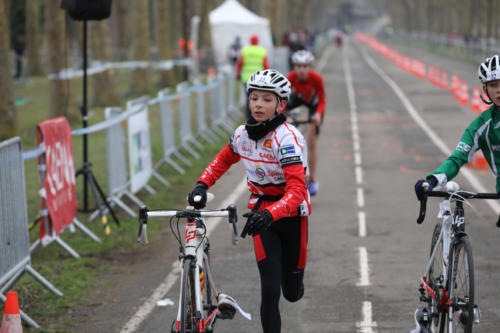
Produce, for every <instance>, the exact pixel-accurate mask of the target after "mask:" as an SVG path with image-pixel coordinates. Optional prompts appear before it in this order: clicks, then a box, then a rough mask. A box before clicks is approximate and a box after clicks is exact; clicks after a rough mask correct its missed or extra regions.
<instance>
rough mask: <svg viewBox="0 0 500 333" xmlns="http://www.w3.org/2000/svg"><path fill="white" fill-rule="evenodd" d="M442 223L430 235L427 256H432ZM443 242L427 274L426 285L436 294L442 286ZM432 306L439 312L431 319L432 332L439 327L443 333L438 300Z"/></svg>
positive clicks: (444, 320)
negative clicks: (429, 247) (429, 246)
mask: <svg viewBox="0 0 500 333" xmlns="http://www.w3.org/2000/svg"><path fill="white" fill-rule="evenodd" d="M441 228H442V223H441V222H438V223H436V225H435V226H434V231H433V233H432V241H431V250H430V253H429V256H432V251H433V250H434V246H435V245H436V242H437V241H438V239H439V235H440V234H441ZM443 279H444V276H443V240H441V242H440V244H439V245H438V249H437V250H436V254H435V256H434V260H433V261H432V265H431V267H430V269H429V273H428V274H427V283H428V284H429V286H431V288H432V289H433V290H434V291H435V292H436V293H438V295H439V294H440V292H441V287H442V286H443ZM431 302H432V304H430V305H431V306H432V308H433V311H436V312H439V313H440V314H439V316H437V317H435V318H433V320H432V323H433V325H434V330H435V329H436V328H437V327H439V331H438V332H439V333H444V329H445V323H446V312H441V311H440V308H439V299H432V301H431Z"/></svg>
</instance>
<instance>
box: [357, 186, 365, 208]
mask: <svg viewBox="0 0 500 333" xmlns="http://www.w3.org/2000/svg"><path fill="white" fill-rule="evenodd" d="M357 192H358V207H359V208H363V207H364V206H365V194H364V193H365V191H364V190H363V188H362V187H358V191H357Z"/></svg>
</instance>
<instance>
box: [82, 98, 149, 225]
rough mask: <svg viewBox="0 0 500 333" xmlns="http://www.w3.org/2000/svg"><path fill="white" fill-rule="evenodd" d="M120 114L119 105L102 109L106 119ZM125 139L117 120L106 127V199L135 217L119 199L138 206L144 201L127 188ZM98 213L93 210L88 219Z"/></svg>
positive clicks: (120, 124)
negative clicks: (125, 199)
mask: <svg viewBox="0 0 500 333" xmlns="http://www.w3.org/2000/svg"><path fill="white" fill-rule="evenodd" d="M122 114H123V111H122V108H120V107H108V108H106V109H105V110H104V115H105V117H106V120H109V119H113V118H116V117H120V116H121V115H122ZM126 141H127V140H126V137H125V132H124V131H123V127H122V123H120V122H117V123H115V124H111V125H110V126H109V127H108V128H107V129H106V148H107V150H106V152H107V154H106V157H107V163H108V192H109V197H108V199H107V200H108V203H109V204H110V205H111V206H112V207H114V206H115V205H117V206H118V207H120V208H122V209H123V210H124V211H125V212H127V214H129V215H130V216H132V217H136V214H135V212H134V211H133V210H132V209H131V208H130V207H129V206H127V205H126V204H125V203H124V202H123V201H122V200H121V198H122V197H123V196H125V197H127V198H129V199H130V200H131V201H132V202H134V203H135V204H136V205H138V206H139V207H141V206H144V203H143V202H142V201H141V200H139V198H137V197H136V196H135V195H133V194H132V193H130V191H129V190H128V188H129V185H130V184H129V180H128V173H127V155H126V154H127V152H126ZM98 215H99V210H96V211H94V212H93V213H92V215H91V216H90V218H89V221H91V220H93V219H95V218H96V217H97V216H98Z"/></svg>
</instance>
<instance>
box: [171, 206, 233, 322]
mask: <svg viewBox="0 0 500 333" xmlns="http://www.w3.org/2000/svg"><path fill="white" fill-rule="evenodd" d="M226 213H227V212H226ZM226 216H227V214H226ZM200 220H201V221H202V223H203V224H205V220H204V219H203V218H200ZM185 230H186V231H185V233H184V235H185V238H184V239H185V246H184V260H185V259H186V258H191V259H193V260H194V267H195V272H194V276H195V279H194V290H195V294H196V312H197V313H200V314H201V315H202V318H201V319H202V320H205V319H208V318H210V321H209V322H208V323H205V325H210V324H212V323H213V320H215V315H214V314H215V313H211V314H210V316H209V317H207V318H203V301H202V290H201V283H200V278H199V277H200V272H201V271H203V272H204V274H206V275H207V278H208V280H209V281H210V287H211V288H212V289H213V292H214V295H217V294H218V291H217V289H216V288H215V285H214V281H213V278H212V273H211V271H210V264H209V262H208V256H207V255H206V254H205V251H204V249H205V246H206V244H207V238H206V237H205V236H204V235H203V233H204V229H203V228H197V227H196V222H185ZM184 260H183V261H182V263H181V265H182V268H181V276H184V274H183V273H184V265H183V263H184ZM181 283H182V281H181ZM181 288H184V286H183V285H181ZM178 304H179V307H178V309H177V323H180V320H181V312H182V308H181V304H182V290H181V292H179V303H178Z"/></svg>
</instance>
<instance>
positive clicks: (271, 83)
mask: <svg viewBox="0 0 500 333" xmlns="http://www.w3.org/2000/svg"><path fill="white" fill-rule="evenodd" d="M254 89H255V90H266V91H271V92H273V93H275V94H276V95H278V97H279V98H280V99H285V100H288V97H289V96H290V81H288V79H287V78H286V76H284V75H283V74H281V73H280V72H278V71H277V70H275V69H264V70H259V71H256V72H254V73H253V74H252V75H251V76H250V78H249V79H248V81H247V91H248V92H250V91H252V90H254Z"/></svg>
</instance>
